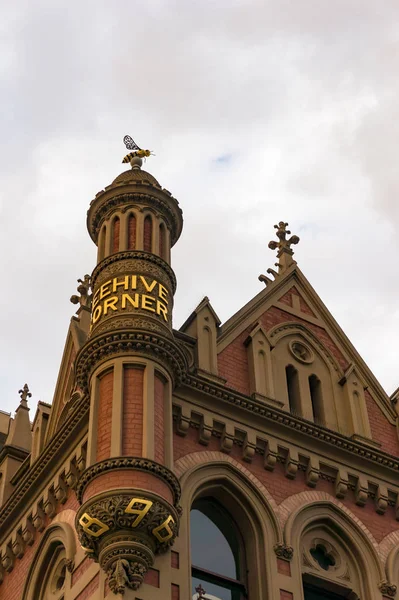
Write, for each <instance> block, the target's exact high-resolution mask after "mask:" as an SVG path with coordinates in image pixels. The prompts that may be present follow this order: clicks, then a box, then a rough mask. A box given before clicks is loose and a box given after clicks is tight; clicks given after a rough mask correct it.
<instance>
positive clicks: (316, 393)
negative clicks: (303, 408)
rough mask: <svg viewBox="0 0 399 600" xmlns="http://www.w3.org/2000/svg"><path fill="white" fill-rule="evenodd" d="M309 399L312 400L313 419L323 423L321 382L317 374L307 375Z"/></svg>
mask: <svg viewBox="0 0 399 600" xmlns="http://www.w3.org/2000/svg"><path fill="white" fill-rule="evenodd" d="M309 391H310V400H311V402H312V410H313V420H314V422H315V423H319V424H320V425H324V411H323V392H322V383H321V381H320V379H319V378H318V377H317V375H314V374H313V375H310V376H309Z"/></svg>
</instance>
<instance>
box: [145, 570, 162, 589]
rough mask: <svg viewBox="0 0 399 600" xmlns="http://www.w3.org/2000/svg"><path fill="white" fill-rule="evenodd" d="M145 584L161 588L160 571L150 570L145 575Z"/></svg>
mask: <svg viewBox="0 0 399 600" xmlns="http://www.w3.org/2000/svg"><path fill="white" fill-rule="evenodd" d="M144 583H148V585H152V586H154V587H157V588H159V571H157V570H156V569H148V571H147V573H146V574H145V575H144Z"/></svg>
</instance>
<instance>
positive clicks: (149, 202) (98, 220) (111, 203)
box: [87, 183, 181, 246]
mask: <svg viewBox="0 0 399 600" xmlns="http://www.w3.org/2000/svg"><path fill="white" fill-rule="evenodd" d="M129 185H140V184H138V183H129ZM107 192H108V193H109V192H110V190H107V191H106V192H101V193H105V194H107ZM161 193H166V191H165V190H162V191H161ZM170 197H171V198H173V197H172V196H170ZM96 200H97V198H96V199H95V200H94V201H93V203H94V202H96ZM173 200H175V199H174V198H173ZM100 202H101V204H100V205H99V206H96V207H93V205H92V206H91V207H90V209H89V213H88V217H87V223H88V229H89V233H90V236H91V238H92V239H93V241H95V242H96V241H97V236H98V232H99V230H100V228H101V225H102V221H103V220H104V219H106V217H107V214H108V213H110V212H111V211H112V210H113V209H115V208H117V207H118V206H121V205H126V204H129V203H133V204H144V205H145V206H146V207H149V208H151V207H153V208H155V209H156V210H158V211H159V212H162V213H163V214H164V215H165V216H166V218H167V220H168V224H169V228H170V229H171V232H172V236H171V238H172V239H171V242H172V246H173V244H175V243H176V241H177V240H178V238H179V235H180V231H181V226H180V223H179V217H180V220H181V210H180V208H178V207H177V200H175V202H176V211H174V210H173V208H172V205H169V204H168V203H167V202H165V201H164V200H162V199H161V198H158V197H156V196H152V195H149V194H143V193H140V192H131V193H129V194H118V195H116V196H109V197H107V198H105V199H103V200H101V201H100ZM178 211H179V212H178Z"/></svg>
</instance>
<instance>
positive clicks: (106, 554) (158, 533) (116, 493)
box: [75, 489, 180, 594]
mask: <svg viewBox="0 0 399 600" xmlns="http://www.w3.org/2000/svg"><path fill="white" fill-rule="evenodd" d="M179 517H180V513H179V511H178V510H176V509H175V508H174V507H173V506H171V505H170V504H169V503H168V502H166V501H165V500H164V499H162V498H161V497H160V496H158V495H157V494H153V493H151V492H145V493H143V490H135V489H129V490H128V489H124V490H123V492H122V491H121V490H109V491H107V492H103V493H102V494H99V495H98V496H95V497H94V498H90V500H88V501H87V502H85V503H84V504H83V505H82V507H81V508H80V509H79V511H78V513H77V515H76V521H75V527H76V530H77V533H78V537H79V540H80V543H81V545H82V547H83V549H84V550H85V551H86V554H87V555H88V556H90V557H91V558H93V559H94V560H95V561H98V562H99V563H100V566H101V568H102V569H103V570H104V571H105V572H106V573H107V576H108V580H109V586H110V588H111V590H112V591H113V592H114V594H117V593H120V594H123V593H124V592H125V591H126V588H130V589H133V590H137V589H138V588H139V586H140V585H141V583H142V582H143V580H144V576H145V574H146V572H147V571H148V569H149V568H150V567H151V566H152V564H153V563H154V558H155V557H154V555H155V554H159V553H161V552H165V551H167V550H168V549H169V548H170V547H171V546H172V545H173V543H174V541H175V538H176V536H177V534H178V529H179Z"/></svg>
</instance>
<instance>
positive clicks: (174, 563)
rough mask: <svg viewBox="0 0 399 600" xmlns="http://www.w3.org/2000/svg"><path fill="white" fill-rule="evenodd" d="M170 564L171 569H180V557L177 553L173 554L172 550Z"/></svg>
mask: <svg viewBox="0 0 399 600" xmlns="http://www.w3.org/2000/svg"><path fill="white" fill-rule="evenodd" d="M170 564H171V567H172V569H179V567H180V556H179V553H178V552H174V550H172V552H171V553H170Z"/></svg>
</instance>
